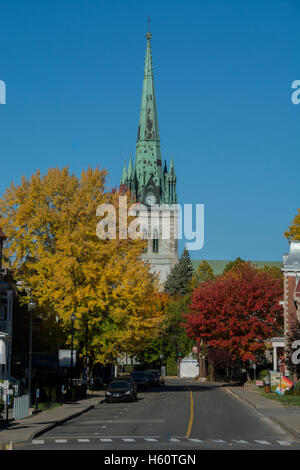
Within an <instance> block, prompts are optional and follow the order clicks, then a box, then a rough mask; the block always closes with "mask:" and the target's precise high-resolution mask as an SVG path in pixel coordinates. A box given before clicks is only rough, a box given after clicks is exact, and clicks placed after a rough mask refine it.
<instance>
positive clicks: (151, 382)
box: [145, 372, 156, 387]
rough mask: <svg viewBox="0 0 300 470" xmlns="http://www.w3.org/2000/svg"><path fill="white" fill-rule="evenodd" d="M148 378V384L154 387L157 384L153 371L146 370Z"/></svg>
mask: <svg viewBox="0 0 300 470" xmlns="http://www.w3.org/2000/svg"><path fill="white" fill-rule="evenodd" d="M145 376H146V379H147V384H148V386H149V387H154V386H155V385H156V377H155V375H154V374H153V373H152V372H145Z"/></svg>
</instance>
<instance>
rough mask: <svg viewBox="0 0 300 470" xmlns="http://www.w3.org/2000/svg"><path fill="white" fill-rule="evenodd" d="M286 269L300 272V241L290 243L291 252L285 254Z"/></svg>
mask: <svg viewBox="0 0 300 470" xmlns="http://www.w3.org/2000/svg"><path fill="white" fill-rule="evenodd" d="M283 263H284V271H298V272H300V241H294V242H291V243H290V252H289V254H288V255H284V256H283Z"/></svg>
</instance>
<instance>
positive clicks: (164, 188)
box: [121, 31, 178, 282]
mask: <svg viewBox="0 0 300 470" xmlns="http://www.w3.org/2000/svg"><path fill="white" fill-rule="evenodd" d="M151 37H152V36H151V33H150V31H148V33H147V35H146V38H147V47H146V58H145V67H144V81H143V91H142V100H141V108H140V119H139V127H138V134H137V142H136V153H135V160H134V165H133V163H132V157H131V156H130V159H129V164H128V167H126V162H125V163H124V168H123V173H122V177H121V185H125V186H126V187H127V188H128V189H130V191H131V193H132V196H133V198H134V200H135V201H137V202H140V203H142V204H144V205H145V206H146V207H147V211H146V212H145V213H144V214H143V213H142V212H141V213H140V217H145V220H146V218H148V214H149V212H150V211H152V213H155V217H156V220H157V221H158V222H157V223H156V224H154V226H153V224H152V226H151V225H150V224H148V225H147V224H146V225H147V227H148V229H147V230H146V232H147V233H144V235H145V238H148V248H147V251H146V252H145V253H144V254H143V256H142V258H143V259H144V260H145V261H148V262H149V263H150V264H151V271H152V272H158V274H159V278H160V281H161V282H164V281H165V280H166V278H167V275H168V274H169V272H170V269H171V268H172V267H173V266H174V264H176V263H177V261H178V241H177V225H178V211H177V209H176V206H175V205H176V204H177V194H176V174H175V168H174V162H173V157H172V158H171V162H170V167H169V170H168V169H167V163H166V161H165V164H164V168H163V166H162V158H161V149H160V137H159V130H158V115H157V108H156V98H155V90H154V76H153V65H152V52H151ZM166 220H167V221H169V222H168V223H169V224H170V225H169V234H170V235H169V237H165V236H164V235H163V233H162V226H163V222H164V221H166Z"/></svg>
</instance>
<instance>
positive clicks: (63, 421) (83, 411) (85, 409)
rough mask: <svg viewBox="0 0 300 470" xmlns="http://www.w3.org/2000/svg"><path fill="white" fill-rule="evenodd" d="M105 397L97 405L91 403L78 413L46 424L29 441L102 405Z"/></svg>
mask: <svg viewBox="0 0 300 470" xmlns="http://www.w3.org/2000/svg"><path fill="white" fill-rule="evenodd" d="M104 401H105V400H104V399H102V400H100V401H99V403H96V405H90V406H88V407H87V408H84V409H83V410H81V411H77V412H76V413H73V414H72V415H69V416H67V417H65V418H62V419H60V420H58V421H55V422H54V423H51V424H49V425H46V426H45V427H44V428H43V429H40V430H39V431H36V432H33V433H32V434H31V435H30V437H29V438H28V441H29V440H32V439H35V438H36V437H39V436H41V435H42V434H44V433H45V432H47V431H51V429H54V428H56V427H57V426H59V425H60V424H63V423H66V422H67V421H69V420H70V419H74V418H77V417H78V416H80V415H82V414H84V413H87V412H88V411H90V410H93V409H94V408H95V406H97V405H100V404H101V403H104Z"/></svg>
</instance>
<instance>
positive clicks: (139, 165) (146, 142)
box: [134, 33, 163, 186]
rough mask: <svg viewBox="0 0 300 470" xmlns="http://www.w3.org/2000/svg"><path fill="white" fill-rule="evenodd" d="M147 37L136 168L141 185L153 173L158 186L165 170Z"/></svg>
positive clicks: (150, 53) (149, 39)
mask: <svg viewBox="0 0 300 470" xmlns="http://www.w3.org/2000/svg"><path fill="white" fill-rule="evenodd" d="M146 38H147V48H146V58H145V67H144V81H143V91H142V100H141V109H140V120H139V128H138V136H137V143H136V154H135V163H134V169H135V173H136V177H137V182H138V184H139V185H146V184H147V183H148V181H149V179H150V177H151V175H153V180H154V182H155V183H156V184H157V185H158V186H161V185H162V182H163V172H162V162H161V150H160V138H159V130H158V117H157V108H156V98H155V90H154V76H153V65H152V52H151V34H150V33H148V34H147V35H146Z"/></svg>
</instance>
